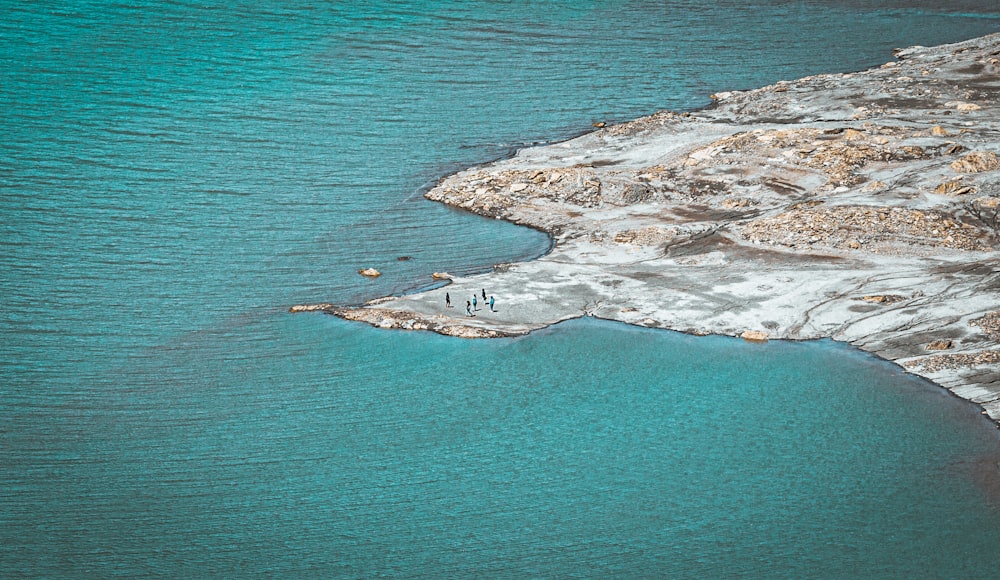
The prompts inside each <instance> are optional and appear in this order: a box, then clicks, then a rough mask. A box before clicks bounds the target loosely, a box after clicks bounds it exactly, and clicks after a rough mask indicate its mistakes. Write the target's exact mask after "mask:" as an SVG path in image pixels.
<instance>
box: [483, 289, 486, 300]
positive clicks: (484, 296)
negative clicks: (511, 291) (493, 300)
mask: <svg viewBox="0 0 1000 580" xmlns="http://www.w3.org/2000/svg"><path fill="white" fill-rule="evenodd" d="M483 304H486V288H483Z"/></svg>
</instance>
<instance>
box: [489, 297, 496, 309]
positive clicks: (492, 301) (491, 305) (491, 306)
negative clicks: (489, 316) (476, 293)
mask: <svg viewBox="0 0 1000 580" xmlns="http://www.w3.org/2000/svg"><path fill="white" fill-rule="evenodd" d="M493 303H494V300H493V297H492V296H490V312H496V310H494V309H493Z"/></svg>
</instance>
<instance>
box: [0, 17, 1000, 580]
mask: <svg viewBox="0 0 1000 580" xmlns="http://www.w3.org/2000/svg"><path fill="white" fill-rule="evenodd" d="M935 4H937V3H931V2H924V3H919V2H918V3H912V2H906V3H903V2H897V3H877V2H860V1H856V2H834V1H824V2H807V3H802V2H780V1H771V2H762V1H757V2H750V3H747V2H739V3H737V2H724V3H717V4H711V5H708V4H704V3H694V2H655V3H654V2H549V3H545V4H544V5H541V6H540V5H538V4H537V3H525V2H465V3H457V2H396V3H392V4H391V6H389V5H388V3H378V2H352V3H320V2H303V3H277V2H275V3H269V2H258V3H251V4H250V5H243V6H236V7H225V8H221V7H213V6H211V5H206V4H201V3H187V2H150V3H148V5H146V6H143V7H137V6H133V5H129V4H126V3H104V2H61V3H31V4H27V5H24V4H20V3H18V4H14V3H9V2H0V8H2V14H3V16H2V17H0V41H2V43H0V74H2V79H3V82H2V83H0V103H2V105H3V107H2V110H3V114H2V115H0V129H2V131H3V133H2V135H3V137H2V139H0V191H2V195H0V215H2V218H3V219H2V220H0V244H2V248H0V249H2V251H0V272H2V274H0V298H2V308H0V452H2V458H3V460H2V461H0V546H2V547H0V570H3V572H2V575H4V576H22V575H23V576H81V575H85V576H107V575H126V576H134V575H147V574H157V575H166V576H192V575H194V576H233V575H252V576H256V575H282V576H286V575H299V576H306V575H310V576H315V575H321V576H374V575H399V576H430V577H440V576H472V575H477V576H485V575H501V576H629V577H648V576H664V575H666V576H704V575H711V576H732V575H766V576H773V575H778V576H783V575H794V576H803V575H806V576H815V575H821V576H852V575H857V574H863V575H871V574H878V575H880V576H885V575H890V576H893V575H897V576H913V575H921V576H980V577H987V576H990V575H992V573H993V572H994V571H995V570H996V569H998V568H1000V550H996V546H998V545H1000V511H998V508H997V502H996V501H995V500H992V501H991V499H990V497H991V495H990V494H991V492H992V493H995V492H996V487H997V485H996V463H997V461H998V459H997V457H998V455H1000V442H998V440H997V435H996V432H995V431H994V430H992V429H991V428H990V426H989V424H988V423H987V422H986V421H984V420H983V419H982V417H981V416H979V415H978V412H977V410H976V409H975V408H973V407H971V406H969V405H965V404H963V403H961V402H959V401H955V400H953V399H952V398H950V397H949V396H947V395H946V394H944V393H943V392H942V391H940V390H939V389H935V388H933V387H931V386H929V385H928V384H926V383H925V382H922V381H917V380H915V379H913V378H912V377H908V376H906V375H903V374H901V373H900V372H899V370H898V369H897V368H896V367H893V366H891V365H887V364H884V363H881V362H878V361H875V360H873V359H871V358H870V357H867V356H864V355H861V354H859V353H856V352H854V351H852V350H850V349H848V348H845V347H843V346H840V345H835V344H832V343H815V344H768V345H764V346H759V345H746V344H744V343H742V342H739V341H732V340H726V339H721V338H692V337H685V336H679V335H674V334H670V333H665V332H657V331H650V330H640V329H632V328H627V327H624V326H621V325H615V324H608V323H601V322H598V321H593V320H582V321H574V322H571V323H566V324H563V325H560V326H558V327H556V328H553V329H550V330H548V331H545V332H542V333H538V334H535V335H532V336H529V337H524V338H520V339H516V340H497V341H477V342H469V341H462V340H457V339H451V338H445V337H439V336H436V335H429V334H425V333H393V332H379V331H375V330H373V329H370V328H368V327H365V326H359V325H355V324H350V323H345V322H342V321H338V320H335V319H332V318H330V317H325V316H308V315H306V316H303V315H298V316H291V315H288V314H287V313H286V309H287V307H288V306H289V305H291V304H295V303H298V302H318V301H331V302H338V303H356V302H360V301H363V300H365V299H368V298H371V297H375V296H380V295H384V294H387V293H395V292H403V291H408V290H412V289H415V288H420V287H422V286H425V285H427V284H428V283H430V273H431V272H434V271H440V270H447V271H453V272H472V271H478V270H482V269H485V268H488V267H489V266H491V265H492V264H493V263H495V262H501V261H509V260H516V259H526V258H530V257H532V256H537V255H539V254H541V253H544V252H545V251H546V249H547V248H548V239H547V238H546V237H545V236H544V235H542V234H539V233H537V232H532V231H530V230H525V229H522V228H516V227H514V226H511V225H509V224H505V223H502V222H497V221H492V220H485V219H480V218H477V217H475V216H470V215H467V214H463V213H461V212H456V211H452V210H449V209H447V208H443V207H441V206H439V205H435V204H431V203H429V202H426V201H424V200H423V199H422V198H421V197H420V193H421V192H422V191H423V189H424V188H426V187H427V185H428V184H430V183H432V182H433V181H434V180H435V179H437V178H439V177H441V176H442V175H445V174H447V173H448V172H450V171H453V170H456V169H459V168H461V167H463V166H466V165H469V164H472V163H477V162H482V161H485V160H488V159H492V158H495V157H499V156H503V155H507V154H509V153H510V152H511V151H512V150H513V149H515V148H516V147H519V146H523V145H525V144H530V143H535V142H541V141H547V140H554V139H561V138H565V137H568V136H572V135H575V134H578V133H580V132H582V131H585V130H587V128H588V127H589V125H590V123H591V122H593V121H598V120H605V121H614V120H624V119H627V118H631V117H634V116H637V115H641V114H645V113H649V112H652V111H654V110H657V109H661V108H672V109H690V108H695V107H700V106H704V105H706V104H708V98H707V95H708V94H710V93H711V92H714V91H718V90H726V89H732V88H742V87H752V86H758V85H762V84H766V83H770V82H774V81H775V80H779V79H790V78H794V77H798V76H802V75H806V74H814V73H819V72H830V71H838V70H856V69H860V68H864V67H867V66H873V65H877V64H879V63H881V62H884V61H885V60H887V59H889V58H890V51H891V49H892V48H893V47H897V46H906V45H910V44H935V43H939V42H947V41H954V40H960V39H963V38H968V37H972V36H976V35H980V34H984V33H988V32H995V31H997V30H1000V10H998V7H997V5H996V2H995V1H993V2H960V3H949V5H948V9H947V11H945V10H941V9H937V8H935ZM403 256H407V257H410V258H411V259H409V260H403V261H400V260H398V259H397V258H399V257H403ZM367 266H374V267H376V268H378V269H379V270H381V271H382V272H383V273H384V275H383V276H382V277H381V278H379V279H377V280H374V281H371V280H366V279H362V278H360V277H359V276H358V275H357V274H356V271H357V269H358V268H361V267H367ZM595 353H599V356H595Z"/></svg>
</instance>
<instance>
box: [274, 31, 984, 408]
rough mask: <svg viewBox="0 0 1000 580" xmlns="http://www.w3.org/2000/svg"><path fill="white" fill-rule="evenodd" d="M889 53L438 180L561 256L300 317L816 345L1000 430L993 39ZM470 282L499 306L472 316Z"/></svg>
mask: <svg viewBox="0 0 1000 580" xmlns="http://www.w3.org/2000/svg"><path fill="white" fill-rule="evenodd" d="M896 57H897V60H896V61H894V62H890V63H887V64H885V65H883V66H881V67H878V68H875V69H871V70H868V71H864V72H859V73H849V74H830V75H817V76H812V77H807V78H803V79H799V80H796V81H782V82H778V83H776V84H774V85H770V86H767V87H763V88H760V89H756V90H752V91H744V92H728V93H719V94H717V95H713V99H714V100H715V105H714V106H712V107H710V108H708V109H705V110H702V111H697V112H693V113H674V112H667V111H664V112H659V113H656V114H653V115H650V116H648V117H643V118H640V119H636V120H634V121H630V122H627V123H623V124H620V125H613V126H606V127H600V128H599V129H598V130H596V131H594V132H592V133H588V134H586V135H583V136H581V137H578V138H576V139H572V140H570V141H566V142H563V143H556V144H553V145H548V146H543V147H533V148H529V149H524V150H521V151H519V152H518V154H517V155H516V156H514V157H513V158H511V159H506V160H502V161H497V162H494V163H490V164H487V165H484V166H479V167H473V168H470V169H468V170H465V171H462V172H459V173H457V174H455V175H451V176H449V177H447V178H445V179H443V180H441V182H440V183H438V184H437V186H435V187H434V188H433V189H431V190H430V191H429V192H428V193H427V194H426V197H427V198H428V199H431V200H435V201H439V202H442V203H446V204H448V205H451V206H454V207H458V208H462V209H466V210H468V211H471V212H474V213H477V214H480V215H483V216H487V217H493V218H496V219H505V220H509V221H512V222H514V223H518V224H522V225H527V226H530V227H534V228H537V229H541V230H544V231H546V232H548V233H549V234H550V235H551V236H552V237H553V240H554V247H553V249H552V251H551V252H550V253H549V254H548V255H546V256H544V257H542V258H540V259H538V260H534V261H531V262H525V263H518V264H501V265H497V266H496V267H495V268H494V270H493V271H492V272H490V273H487V274H482V275H477V276H468V277H462V278H455V279H453V280H452V281H451V283H450V284H449V285H448V286H445V287H443V288H438V289H434V290H430V291H427V292H422V293H419V294H413V295H407V296H399V297H387V298H380V299H378V300H374V301H372V302H370V303H369V304H367V305H365V306H364V307H360V308H349V307H338V306H335V305H331V304H317V305H300V306H295V307H293V308H292V309H291V310H292V311H293V312H302V311H323V312H328V313H331V314H335V315H337V316H341V317H343V318H346V319H350V320H359V321H364V322H368V323H369V324H372V325H374V326H378V327H381V328H400V329H410V330H431V331H434V332H440V333H442V334H448V335H452V336H463V337H469V338H484V337H498V336H511V335H516V334H523V333H526V332H530V331H532V330H534V329H537V328H542V327H545V326H548V325H551V324H554V323H556V322H560V321H563V320H567V319H570V318H575V317H579V316H597V317H601V318H607V319H611V320H619V321H623V322H627V323H630V324H637V325H642V326H648V327H657V328H668V329H673V330H678V331H682V332H688V333H694V334H725V335H731V336H743V337H744V338H747V339H749V340H768V339H792V340H806V339H816V338H826V337H829V338H833V339H835V340H839V341H846V342H850V343H851V344H854V345H856V346H858V347H860V348H862V349H864V350H866V351H869V352H872V353H874V354H877V355H879V356H881V357H883V358H885V359H888V360H891V361H894V362H896V363H897V364H899V365H901V366H902V367H903V368H905V369H906V370H907V371H909V372H912V373H915V374H918V375H921V376H924V377H927V378H929V379H931V380H933V381H935V382H937V383H938V384H940V385H942V386H944V387H945V388H947V389H949V390H951V391H952V392H953V393H955V394H956V395H958V396H960V397H962V398H965V399H968V400H970V401H973V402H975V403H978V404H980V405H981V406H982V407H983V409H984V412H985V413H986V414H988V415H989V416H990V417H991V418H992V419H993V420H994V421H997V422H1000V157H998V153H1000V34H994V35H990V36H986V37H983V38H977V39H973V40H969V41H965V42H961V43H957V44H952V45H945V46H938V47H931V48H925V47H913V48H909V49H905V50H900V51H897V53H896ZM482 289H486V290H487V293H488V294H492V295H495V296H496V297H497V299H498V304H497V306H498V311H497V312H491V311H488V310H485V309H484V310H481V311H480V312H477V313H476V314H477V316H475V317H470V316H466V313H465V308H464V301H465V300H466V299H467V297H471V296H472V295H474V294H479V293H480V292H481V291H482ZM445 292H448V293H450V294H451V297H452V300H454V301H455V302H456V307H455V308H446V307H445V300H444V296H445Z"/></svg>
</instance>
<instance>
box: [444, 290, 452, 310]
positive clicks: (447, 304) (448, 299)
mask: <svg viewBox="0 0 1000 580" xmlns="http://www.w3.org/2000/svg"><path fill="white" fill-rule="evenodd" d="M444 305H445V307H446V308H451V294H448V293H447V292H445V293H444Z"/></svg>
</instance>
